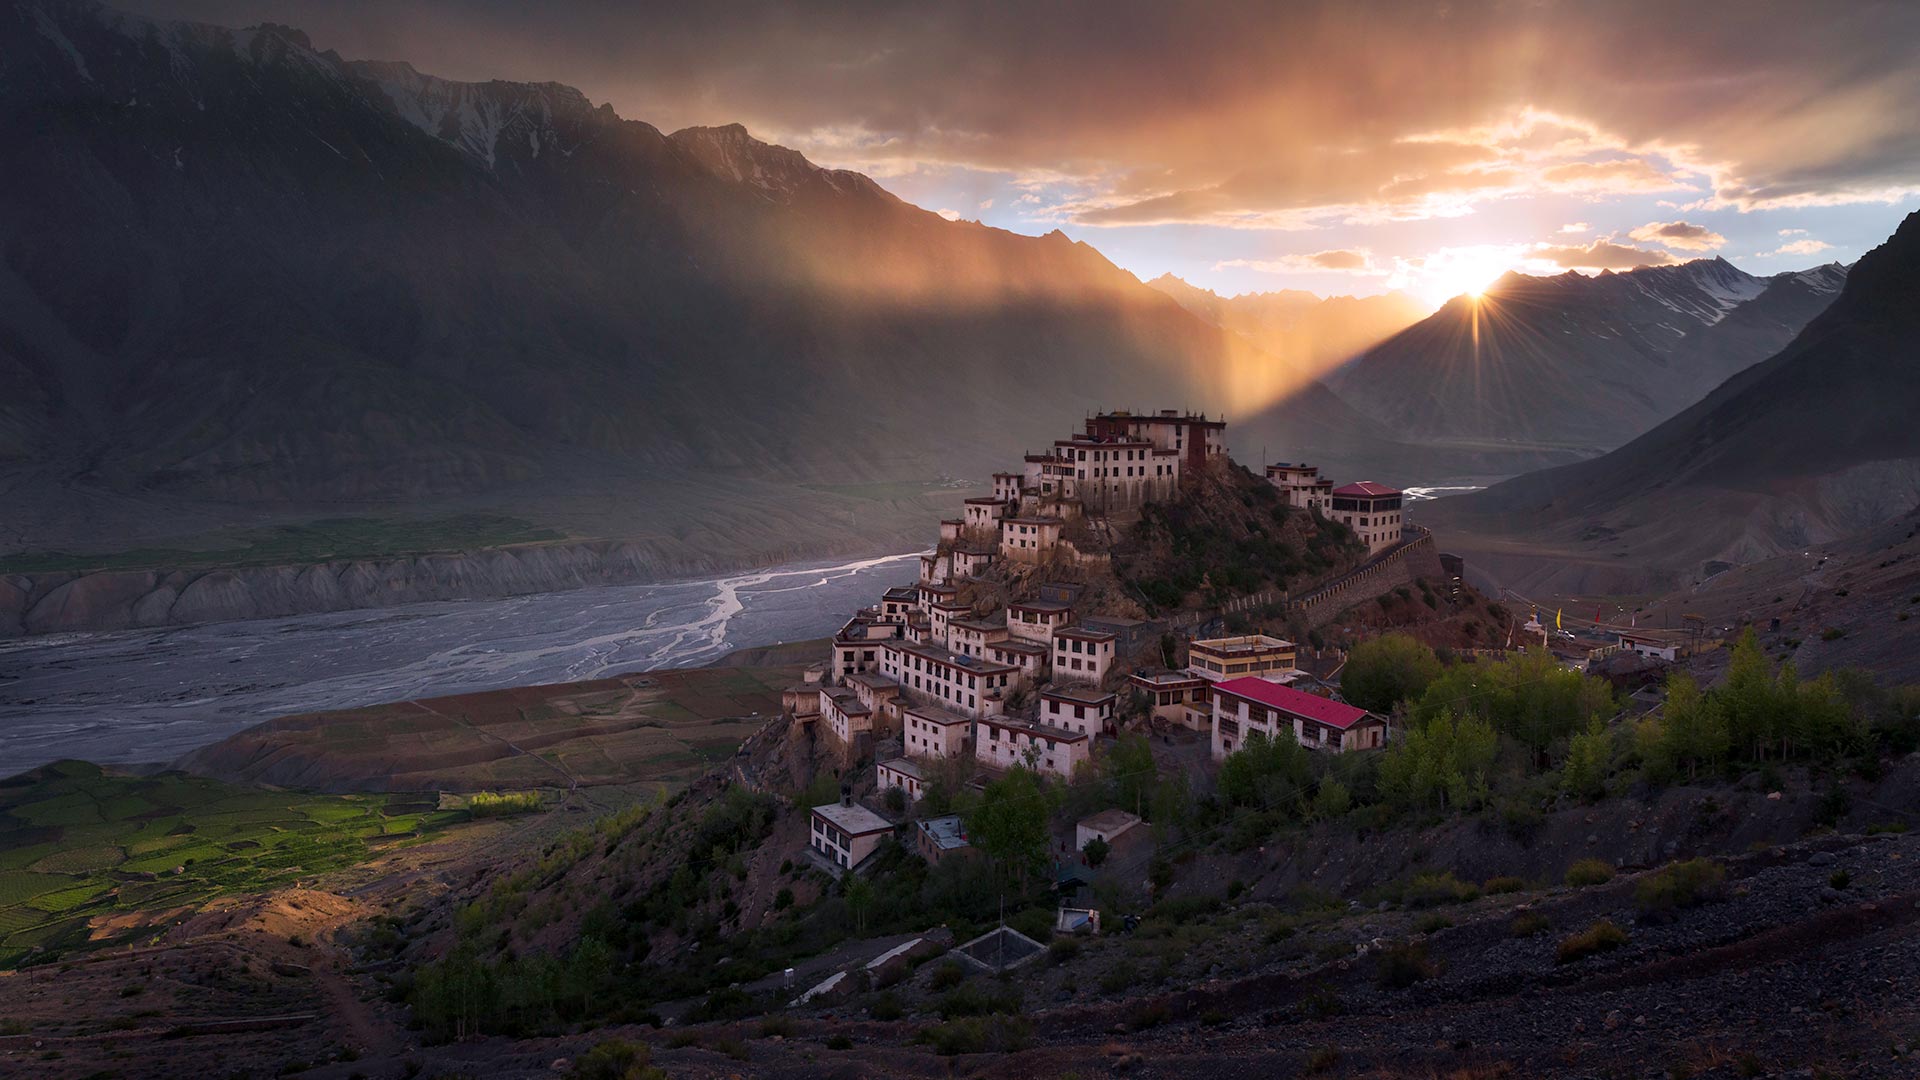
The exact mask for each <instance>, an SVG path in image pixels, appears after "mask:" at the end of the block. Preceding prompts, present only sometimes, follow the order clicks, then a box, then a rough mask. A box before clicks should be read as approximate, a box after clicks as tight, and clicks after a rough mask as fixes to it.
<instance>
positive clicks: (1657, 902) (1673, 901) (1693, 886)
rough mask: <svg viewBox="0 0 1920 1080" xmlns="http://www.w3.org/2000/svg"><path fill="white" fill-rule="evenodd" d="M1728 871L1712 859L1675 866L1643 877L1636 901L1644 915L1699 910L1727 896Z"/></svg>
mask: <svg viewBox="0 0 1920 1080" xmlns="http://www.w3.org/2000/svg"><path fill="white" fill-rule="evenodd" d="M1726 882H1727V872H1726V871H1725V870H1723V869H1721V867H1720V864H1719V863H1716V862H1714V861H1712V860H1710V859H1689V860H1687V861H1686V862H1677V863H1674V864H1672V865H1670V866H1668V867H1666V868H1665V869H1663V870H1661V871H1659V872H1658V873H1655V874H1649V875H1648V876H1646V877H1644V878H1641V879H1640V882H1639V884H1638V885H1636V886H1634V890H1633V902H1634V905H1635V906H1636V907H1638V908H1639V909H1640V910H1641V911H1642V912H1646V913H1648V914H1658V913H1662V912H1669V911H1678V910H1680V909H1681V908H1690V907H1697V906H1699V905H1701V904H1704V903H1706V902H1708V901H1709V900H1717V899H1719V898H1720V897H1721V896H1723V895H1725V892H1726Z"/></svg>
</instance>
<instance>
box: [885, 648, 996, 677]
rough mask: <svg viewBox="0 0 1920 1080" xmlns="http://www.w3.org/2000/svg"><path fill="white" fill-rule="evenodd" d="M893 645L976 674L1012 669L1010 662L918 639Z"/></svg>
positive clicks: (991, 673)
mask: <svg viewBox="0 0 1920 1080" xmlns="http://www.w3.org/2000/svg"><path fill="white" fill-rule="evenodd" d="M895 647H896V648H898V649H899V650H900V651H901V652H905V653H912V654H913V655H915V656H918V657H921V658H922V659H925V660H932V661H934V662H935V663H941V664H947V665H949V666H951V667H957V668H964V669H965V670H967V671H971V672H973V673H974V674H976V675H998V674H1000V673H1001V672H1006V671H1012V670H1013V665H1011V664H997V663H994V662H993V661H991V660H982V659H980V658H979V657H977V656H968V655H967V654H966V653H957V652H954V651H953V650H952V649H943V648H941V647H940V646H938V645H928V644H926V643H925V642H920V641H909V642H896V643H895Z"/></svg>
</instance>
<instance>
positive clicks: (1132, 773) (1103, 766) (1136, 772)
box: [1100, 734, 1160, 817]
mask: <svg viewBox="0 0 1920 1080" xmlns="http://www.w3.org/2000/svg"><path fill="white" fill-rule="evenodd" d="M1100 776H1101V779H1102V780H1103V781H1105V787H1106V789H1107V790H1106V794H1107V797H1108V798H1109V799H1111V800H1112V802H1113V805H1115V806H1118V807H1121V808H1122V809H1125V810H1130V811H1132V812H1133V813H1135V814H1138V815H1139V816H1141V817H1147V816H1148V814H1149V812H1150V810H1151V809H1152V807H1151V806H1150V805H1149V803H1150V800H1152V798H1153V789H1154V787H1155V786H1156V785H1157V784H1158V783H1159V781H1160V768H1159V765H1158V764H1156V763H1155V761H1154V760H1153V744H1152V743H1150V742H1148V741H1147V737H1146V736H1144V735H1138V734H1126V735H1122V736H1120V738H1119V740H1118V741H1116V742H1115V743H1114V744H1113V749H1111V750H1109V751H1107V753H1106V755H1105V756H1104V757H1103V758H1102V759H1101V762H1100Z"/></svg>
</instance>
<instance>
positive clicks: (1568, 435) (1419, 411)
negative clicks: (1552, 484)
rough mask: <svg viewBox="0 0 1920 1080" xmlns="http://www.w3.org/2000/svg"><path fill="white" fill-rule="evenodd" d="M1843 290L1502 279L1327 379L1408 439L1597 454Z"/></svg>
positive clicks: (1690, 398)
mask: <svg viewBox="0 0 1920 1080" xmlns="http://www.w3.org/2000/svg"><path fill="white" fill-rule="evenodd" d="M1845 279H1846V270H1845V268H1844V267H1841V266H1838V265H1832V266H1823V267H1817V268H1815V269H1813V270H1808V271H1803V272H1798V273H1786V274H1779V275H1776V276H1774V277H1771V278H1760V277H1755V276H1753V275H1751V274H1748V273H1745V272H1744V271H1742V270H1740V269H1739V268H1737V267H1735V266H1734V265H1733V264H1731V263H1729V262H1727V261H1726V260H1724V259H1717V258H1715V259H1698V260H1695V261H1692V262H1688V263H1683V264H1680V265H1677V266H1653V267H1643V268H1641V269H1637V270H1632V271H1628V272H1626V273H1614V272H1611V271H1608V272H1603V273H1601V274H1600V275H1598V276H1596V277H1588V276H1586V275H1583V274H1577V273H1574V272H1572V271H1568V272H1567V273H1564V274H1561V275H1558V276H1556V277H1531V276H1528V275H1525V274H1519V273H1508V274H1507V275H1506V276H1504V277H1502V278H1500V279H1499V280H1498V281H1496V282H1494V283H1493V285H1491V286H1490V287H1489V288H1487V289H1486V290H1485V291H1484V292H1483V293H1482V294H1481V295H1479V296H1477V297H1474V296H1458V297H1455V298H1454V299H1452V300H1450V301H1448V302H1447V304H1446V305H1445V306H1444V307H1442V308H1441V309H1440V310H1439V311H1437V312H1435V313H1434V314H1433V315H1431V316H1429V317H1428V318H1426V319H1423V320H1421V321H1420V322H1419V323H1417V324H1415V325H1413V326H1410V327H1408V328H1407V329H1405V330H1403V331H1401V332H1400V333H1398V334H1396V335H1394V336H1393V337H1392V338H1391V339H1389V340H1388V341H1386V342H1384V343H1382V344H1381V345H1379V346H1378V347H1376V348H1373V349H1371V350H1369V351H1368V352H1366V353H1365V354H1364V355H1363V356H1361V357H1360V358H1359V359H1358V360H1356V361H1354V362H1353V363H1351V364H1348V365H1346V366H1344V367H1342V368H1340V369H1339V370H1337V371H1335V372H1333V373H1332V374H1331V375H1329V376H1328V383H1329V385H1330V386H1331V387H1332V388H1333V390H1334V392H1335V393H1337V394H1339V395H1340V397H1341V398H1342V399H1343V400H1345V401H1346V402H1347V403H1348V404H1350V405H1352V406H1353V407H1354V408H1355V409H1357V410H1359V411H1360V412H1361V413H1362V414H1364V415H1366V416H1368V417H1370V418H1372V419H1374V420H1376V421H1379V422H1380V423H1381V424H1383V425H1385V426H1386V427H1387V428H1388V429H1389V430H1392V431H1394V432H1396V433H1398V434H1399V435H1400V436H1401V437H1403V438H1408V439H1411V440H1414V441H1423V442H1429V443H1434V444H1438V445H1443V446H1446V445H1451V446H1473V447H1492V446H1498V445H1502V444H1520V445H1533V446H1541V447H1557V448H1565V449H1570V450H1574V451H1576V452H1579V453H1581V454H1592V453H1597V452H1599V451H1602V450H1608V449H1612V448H1613V447H1616V446H1619V445H1621V444H1622V443H1625V442H1627V441H1628V440H1630V439H1632V438H1633V437H1634V436H1636V435H1638V434H1640V433H1641V432H1643V431H1645V430H1647V429H1648V428H1650V427H1652V426H1653V425H1654V424H1656V423H1658V422H1660V421H1661V420H1664V419H1666V418H1667V417H1669V416H1672V415H1673V414H1674V413H1676V412H1679V411H1680V410H1681V409H1683V408H1685V407H1686V406H1688V405H1690V404H1692V403H1693V402H1695V401H1698V400H1699V399H1700V397H1701V395H1703V394H1705V393H1706V392H1707V391H1708V390H1710V389H1712V388H1713V387H1715V386H1718V385H1719V384H1720V383H1721V382H1722V381H1724V380H1725V379H1726V378H1727V377H1728V376H1730V375H1732V374H1734V373H1735V372H1737V371H1739V370H1741V369H1742V368H1744V367H1746V366H1747V365H1749V364H1752V363H1755V362H1757V361H1758V360H1760V359H1762V358H1764V357H1766V356H1769V355H1771V354H1773V353H1774V352H1776V351H1778V350H1779V349H1780V348H1781V347H1783V346H1785V345H1786V343H1787V342H1789V341H1791V340H1792V339H1793V336H1794V335H1795V334H1797V333H1798V332H1799V331H1800V329H1801V328H1802V327H1803V326H1805V325H1806V324H1807V322H1808V321H1809V320H1810V319H1812V318H1813V317H1814V316H1815V315H1818V314H1819V313H1820V311H1821V310H1823V309H1824V308H1825V307H1826V305H1827V304H1828V303H1829V302H1831V301H1832V299H1833V297H1834V296H1835V295H1837V293H1838V292H1839V289H1840V286H1841V284H1842V283H1843V282H1844V281H1845Z"/></svg>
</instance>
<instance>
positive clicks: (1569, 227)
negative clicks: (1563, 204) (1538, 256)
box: [1560, 221, 1593, 236]
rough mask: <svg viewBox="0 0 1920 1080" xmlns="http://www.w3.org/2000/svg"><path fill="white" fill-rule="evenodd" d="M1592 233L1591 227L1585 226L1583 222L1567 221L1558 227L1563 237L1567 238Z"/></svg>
mask: <svg viewBox="0 0 1920 1080" xmlns="http://www.w3.org/2000/svg"><path fill="white" fill-rule="evenodd" d="M1592 231H1593V226H1591V225H1589V224H1587V223H1586V222H1584V221H1569V222H1567V223H1566V224H1565V225H1562V226H1560V232H1561V233H1562V234H1563V235H1569V236H1570V235H1574V234H1577V233H1586V232H1592Z"/></svg>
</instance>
